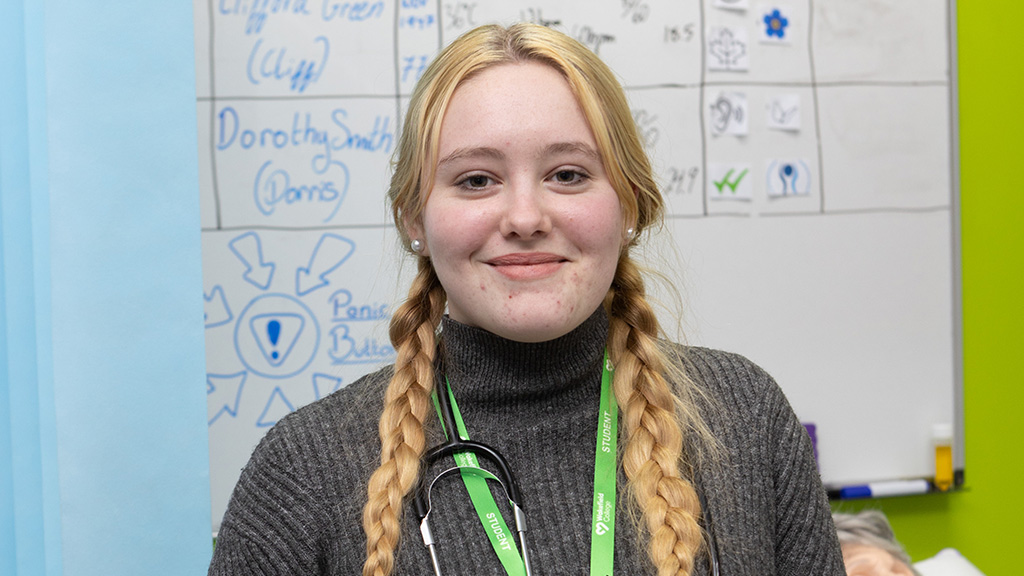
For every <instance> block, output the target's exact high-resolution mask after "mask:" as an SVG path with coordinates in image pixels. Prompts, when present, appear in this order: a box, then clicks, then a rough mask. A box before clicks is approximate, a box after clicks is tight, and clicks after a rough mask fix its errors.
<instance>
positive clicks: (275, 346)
mask: <svg viewBox="0 0 1024 576" xmlns="http://www.w3.org/2000/svg"><path fill="white" fill-rule="evenodd" d="M305 325H306V319H305V318H303V317H302V316H300V315H298V314H290V313H287V312H281V313H273V314H257V315H255V316H253V317H252V318H250V319H249V330H250V331H251V332H252V335H253V338H255V339H256V344H258V345H259V347H260V352H262V353H263V358H264V359H265V360H266V361H267V364H270V365H271V366H274V367H275V368H276V367H277V366H280V365H281V364H284V362H285V360H287V359H288V354H289V353H291V351H292V348H293V347H294V346H295V342H297V341H298V339H299V336H300V335H301V334H302V329H303V327H305Z"/></svg>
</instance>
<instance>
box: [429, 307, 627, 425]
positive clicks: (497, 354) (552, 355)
mask: <svg viewBox="0 0 1024 576" xmlns="http://www.w3.org/2000/svg"><path fill="white" fill-rule="evenodd" d="M607 338H608V317H607V316H606V314H605V311H604V308H603V307H598V309H597V310H596V311H595V312H594V313H593V314H591V315H590V317H589V318H587V319H586V320H584V321H583V323H582V324H580V325H579V326H577V327H576V328H575V329H574V330H573V331H571V332H569V333H568V334H566V335H564V336H561V337H559V338H556V339H554V340H549V341H547V342H516V341H514V340H507V339H505V338H502V337H500V336H497V335H495V334H492V333H490V332H488V331H486V330H484V329H482V328H476V327H473V326H467V325H465V324H461V323H459V322H457V321H455V320H452V319H451V318H448V317H447V316H446V317H445V318H444V319H443V320H442V322H441V341H442V354H443V358H444V360H443V362H444V368H443V369H444V371H445V373H446V375H447V377H448V380H449V382H450V383H451V386H452V390H453V391H454V392H455V395H456V397H457V398H458V400H459V404H460V405H462V404H466V403H470V402H483V403H488V404H507V403H517V402H520V401H522V400H527V399H530V398H539V397H545V396H547V397H551V396H555V395H558V394H560V393H562V392H565V391H571V390H573V389H577V388H580V387H581V385H584V384H588V383H592V384H594V387H595V389H596V388H599V387H600V379H599V378H597V379H596V380H595V375H599V374H600V371H601V363H602V358H603V355H604V349H605V344H606V340H607ZM592 380H594V381H593V382H591V381H592Z"/></svg>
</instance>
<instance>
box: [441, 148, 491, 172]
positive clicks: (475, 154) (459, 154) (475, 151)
mask: <svg viewBox="0 0 1024 576" xmlns="http://www.w3.org/2000/svg"><path fill="white" fill-rule="evenodd" d="M466 158H490V159H493V160H504V159H505V154H504V153H503V152H502V151H500V150H498V149H497V148H489V147H486V146H480V147H477V148H458V149H456V150H453V151H452V153H451V154H448V155H447V156H445V157H443V158H441V159H440V160H438V161H437V167H438V168H441V167H442V166H444V165H446V164H451V163H452V162H456V161H458V160H464V159H466Z"/></svg>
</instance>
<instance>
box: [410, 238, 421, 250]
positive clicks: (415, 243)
mask: <svg viewBox="0 0 1024 576" xmlns="http://www.w3.org/2000/svg"><path fill="white" fill-rule="evenodd" d="M409 247H410V248H412V251H413V252H416V253H417V254H418V253H420V252H422V251H423V242H420V241H419V239H416V240H413V241H412V242H410V243H409Z"/></svg>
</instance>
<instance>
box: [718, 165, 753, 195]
mask: <svg viewBox="0 0 1024 576" xmlns="http://www.w3.org/2000/svg"><path fill="white" fill-rule="evenodd" d="M752 181H753V176H752V175H751V171H750V164H727V163H720V162H711V163H710V164H709V165H708V182H709V183H710V184H711V186H709V187H708V197H709V198H710V199H712V200H746V201H749V200H751V199H752V198H753V197H754V187H753V185H751V182H752Z"/></svg>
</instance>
